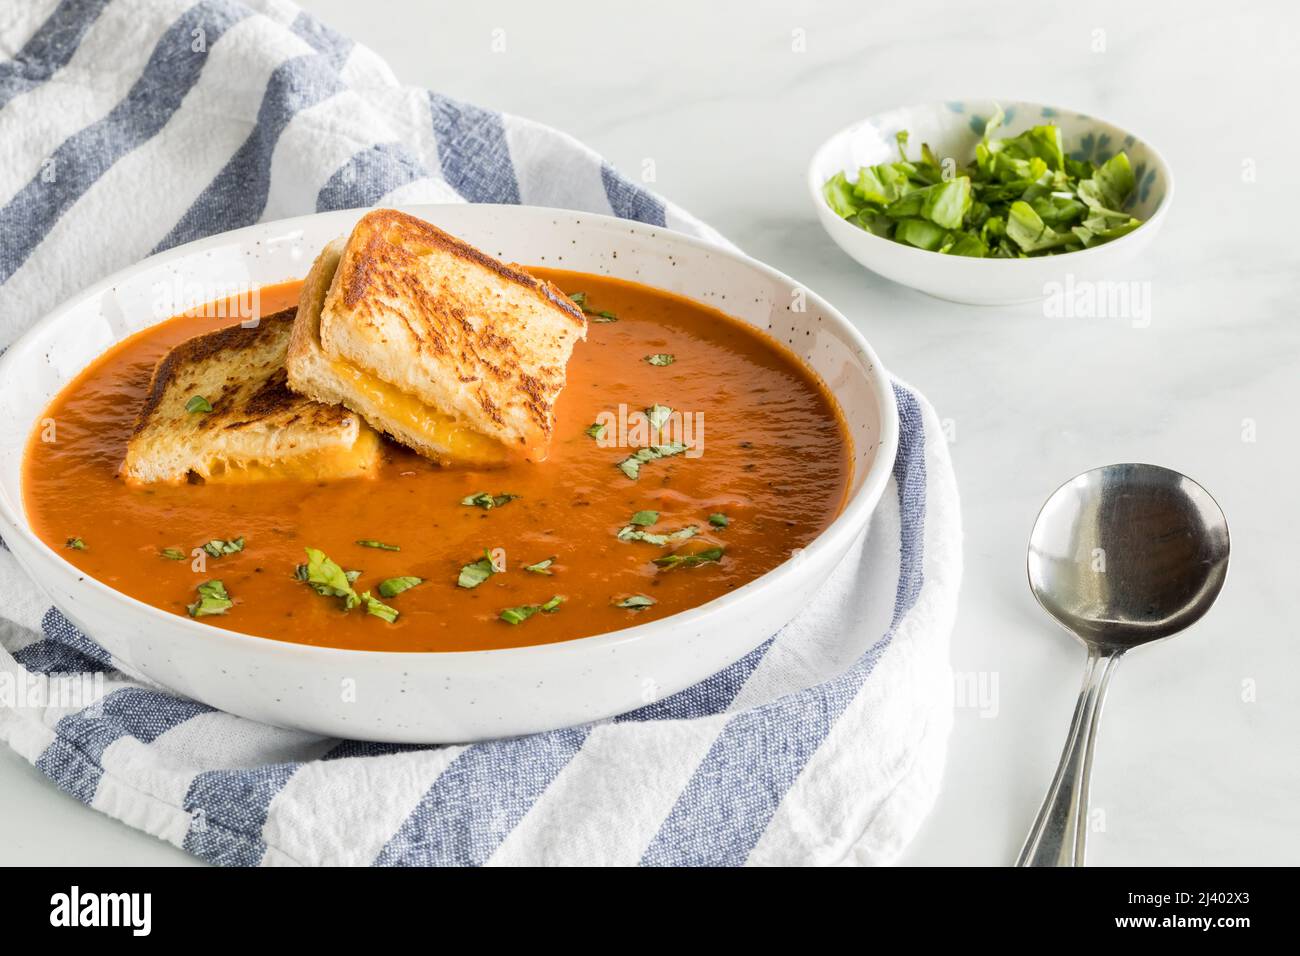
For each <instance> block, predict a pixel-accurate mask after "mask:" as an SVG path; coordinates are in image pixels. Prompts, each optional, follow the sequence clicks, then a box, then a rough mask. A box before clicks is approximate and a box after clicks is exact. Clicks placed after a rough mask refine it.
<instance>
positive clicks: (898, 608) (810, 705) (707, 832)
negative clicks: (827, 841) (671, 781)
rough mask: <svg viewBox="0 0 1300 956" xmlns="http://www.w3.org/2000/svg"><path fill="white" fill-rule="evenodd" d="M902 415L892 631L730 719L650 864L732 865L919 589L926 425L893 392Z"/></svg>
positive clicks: (658, 839) (652, 849)
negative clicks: (838, 666) (822, 677)
mask: <svg viewBox="0 0 1300 956" xmlns="http://www.w3.org/2000/svg"><path fill="white" fill-rule="evenodd" d="M894 397H895V400H896V401H897V404H898V411H899V418H900V433H901V434H900V441H899V452H898V458H897V460H896V462H895V465H894V480H895V482H896V484H897V486H898V502H899V511H900V530H899V539H900V540H899V544H900V552H901V554H900V557H901V568H900V571H899V578H898V590H897V593H896V595H895V599H894V613H893V618H892V621H891V623H890V629H889V631H888V632H887V633H886V634H885V636H884V637H882V638H881V639H880V640H879V641H878V642H877V643H876V644H875V645H874V646H873V647H872V648H871V650H869V651H868V652H867V653H866V654H865V655H864V656H863V657H862V658H860V659H859V660H858V661H857V662H856V663H855V664H854V665H853V666H852V667H851V668H849V669H848V670H847V671H845V672H844V673H843V674H841V675H839V676H838V677H835V678H833V679H832V680H830V681H827V682H826V683H825V684H821V685H818V686H816V687H812V688H809V689H808V690H806V691H804V692H802V693H799V694H791V695H789V696H787V697H784V698H781V699H780V700H776V701H773V702H772V703H770V704H767V705H764V706H762V707H758V708H755V709H754V710H749V711H745V712H744V713H741V714H738V715H737V716H736V717H735V718H733V719H732V720H731V721H730V722H728V724H727V726H726V728H725V729H724V730H723V732H722V733H721V734H720V735H719V736H718V739H717V740H715V741H714V743H713V746H712V747H711V748H710V750H709V753H708V754H707V755H706V756H705V758H704V760H703V761H701V763H700V766H699V767H697V768H696V771H695V774H694V775H693V777H692V778H691V781H690V783H689V784H687V786H686V789H685V790H684V791H683V792H682V794H681V796H680V797H678V799H677V803H676V804H675V805H674V807H673V809H672V810H671V811H670V812H669V814H668V817H667V819H665V820H664V822H663V824H662V825H661V826H660V828H659V832H658V833H657V834H656V835H655V837H654V839H653V840H652V841H651V842H650V845H649V846H648V847H647V848H646V851H645V854H644V856H643V857H642V860H641V862H642V864H644V865H649V866H727V865H730V866H738V865H740V864H742V863H744V862H745V859H746V858H747V857H748V856H749V853H750V851H751V850H752V849H753V848H754V845H755V844H756V843H758V840H759V838H760V837H761V836H762V835H763V832H764V831H765V830H766V829H767V826H768V824H769V823H770V822H771V819H772V816H773V814H774V813H775V812H776V809H777V807H778V806H779V805H780V803H781V801H782V800H783V799H784V798H785V795H786V793H787V792H788V791H789V789H790V787H791V786H793V784H794V782H795V780H796V779H798V776H799V774H800V773H801V772H802V770H803V768H804V766H805V765H806V764H807V762H808V760H809V758H810V757H811V756H812V755H813V753H815V752H816V750H817V748H818V747H820V746H821V744H822V742H823V741H824V740H825V739H826V736H827V735H828V734H829V733H830V730H831V728H832V727H833V726H834V724H835V721H836V720H838V719H839V717H840V715H841V714H842V713H843V712H844V709H845V708H846V707H847V706H848V705H849V703H850V702H851V701H852V700H853V698H854V696H856V695H857V693H858V691H859V690H861V688H862V685H863V683H864V682H865V681H866V679H867V677H868V676H869V675H870V673H871V671H872V669H873V668H874V667H875V664H876V661H877V660H878V659H879V657H880V655H881V654H882V653H883V652H884V650H885V649H886V648H887V647H888V645H889V641H890V639H891V638H892V637H893V634H894V630H895V629H896V628H897V627H898V625H899V623H901V621H902V620H903V617H904V616H905V615H906V614H907V612H908V611H909V610H911V608H912V606H913V605H914V604H915V603H916V599H917V596H918V595H919V594H920V592H921V586H922V584H923V581H924V578H923V560H924V546H923V534H924V530H925V484H926V475H925V454H924V448H925V428H924V424H923V422H922V420H921V410H920V407H919V406H918V404H917V402H916V399H915V397H914V396H913V395H912V394H911V393H910V392H908V391H906V390H904V389H901V388H899V387H898V386H894Z"/></svg>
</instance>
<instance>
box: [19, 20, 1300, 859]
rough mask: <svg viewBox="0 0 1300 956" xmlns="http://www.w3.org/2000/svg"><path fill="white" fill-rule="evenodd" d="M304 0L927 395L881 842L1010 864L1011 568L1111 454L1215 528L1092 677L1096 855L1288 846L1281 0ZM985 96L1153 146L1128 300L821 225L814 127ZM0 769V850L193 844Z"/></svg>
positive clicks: (1291, 43) (1297, 363) (1030, 668)
mask: <svg viewBox="0 0 1300 956" xmlns="http://www.w3.org/2000/svg"><path fill="white" fill-rule="evenodd" d="M305 6H306V7H307V8H308V9H309V10H311V11H312V12H314V13H316V14H317V15H319V16H320V17H322V18H323V19H324V20H325V21H326V22H327V23H329V24H331V25H332V26H334V27H335V28H337V29H339V30H341V31H343V32H345V33H348V34H350V35H351V36H353V37H355V38H356V39H357V40H359V41H360V42H362V43H365V44H367V45H369V46H371V47H372V48H374V49H375V50H377V51H378V52H379V53H380V54H382V55H383V56H384V57H386V58H387V59H388V61H389V63H390V64H391V65H392V67H393V69H394V71H395V72H396V74H397V75H398V76H399V77H400V78H401V79H402V80H403V81H404V82H407V83H411V84H416V85H421V86H429V87H433V88H436V89H438V90H440V91H442V92H445V93H448V94H450V95H452V96H457V97H460V98H463V99H467V100H470V101H473V102H476V103H479V104H482V105H484V106H490V107H493V108H496V109H501V110H506V111H509V112H513V113H517V114H521V115H525V116H529V117H532V118H534V119H537V120H539V121H541V122H545V123H549V124H551V125H554V126H557V127H559V128H561V129H564V130H567V131H568V132H570V133H573V134H574V135H576V136H577V137H579V138H580V139H582V140H584V141H585V142H587V143H588V144H590V145H591V146H592V147H594V148H595V149H596V150H598V151H599V152H601V153H602V154H604V155H605V156H606V157H608V158H609V159H610V160H611V161H612V162H614V163H615V164H616V165H618V166H620V167H621V168H623V169H626V170H630V171H633V172H635V171H638V170H640V169H642V168H643V163H644V162H645V161H647V160H652V161H653V163H654V168H655V172H656V176H657V180H656V182H655V183H654V187H655V188H656V189H657V190H658V191H659V192H661V193H663V194H664V195H666V196H668V197H671V198H672V199H673V200H675V201H676V202H678V203H680V204H681V205H682V206H684V207H685V208H687V209H690V210H691V211H693V212H694V213H696V214H697V215H699V216H700V217H702V218H703V219H705V220H707V221H708V222H710V223H711V224H712V225H714V226H716V227H717V228H718V229H720V230H721V231H722V232H723V233H725V234H726V235H727V236H729V237H730V238H731V239H732V240H733V241H735V242H736V243H737V244H739V245H740V246H741V248H743V249H744V250H745V251H747V252H748V253H749V254H751V255H753V256H756V257H757V258H759V259H762V260H764V261H766V262H769V263H771V264H772V265H773V266H775V267H777V268H779V269H781V270H782V271H784V272H786V273H789V274H790V275H793V276H795V277H797V278H799V279H800V280H801V281H802V282H804V283H806V284H807V285H808V286H809V287H810V288H813V289H816V290H817V291H818V292H820V293H821V294H822V295H824V296H826V297H827V298H828V299H830V301H832V302H834V303H835V304H836V305H838V306H839V308H840V309H841V310H842V311H843V312H845V313H846V314H847V315H849V316H850V317H851V318H853V319H854V320H855V321H857V322H858V323H859V324H860V327H861V328H862V330H863V332H864V333H865V334H866V336H867V337H868V339H869V340H870V341H871V343H872V345H873V346H874V347H875V348H876V350H877V352H878V353H879V354H880V356H881V357H882V359H883V360H884V362H885V363H886V364H887V365H888V366H889V368H890V369H891V370H893V371H894V373H895V374H897V375H899V376H900V377H902V378H904V379H906V380H907V381H908V382H910V383H911V384H913V385H914V386H916V387H918V388H920V389H921V390H922V391H923V392H924V393H925V394H926V395H927V396H928V397H929V398H930V400H931V401H932V402H933V403H934V405H935V407H936V408H937V409H938V411H939V414H940V416H941V417H944V418H946V419H947V420H948V427H949V432H950V437H951V438H952V455H953V459H954V462H955V465H956V470H957V476H958V481H959V483H960V487H961V494H962V500H963V506H964V507H963V511H964V516H965V526H966V541H965V559H966V575H965V580H964V584H963V589H962V596H961V604H960V609H959V613H958V620H957V625H956V629H955V631H954V633H953V638H952V662H953V668H954V670H955V672H956V675H957V710H956V723H955V728H954V731H953V736H952V741H951V749H950V756H949V761H948V768H947V772H946V776H945V780H944V785H943V791H942V794H941V796H940V798H939V801H938V804H937V805H936V807H935V809H934V812H933V813H932V814H931V816H930V818H929V820H928V821H927V822H926V824H925V825H924V827H923V829H922V831H921V833H920V834H919V836H918V837H917V839H916V840H915V841H914V843H913V844H912V846H911V847H910V849H909V850H908V851H907V853H906V855H905V856H904V858H903V861H902V862H904V863H913V864H944V863H947V864H1003V863H1008V862H1010V861H1011V860H1012V859H1013V858H1014V856H1015V853H1016V851H1017V849H1018V848H1019V844H1020V841H1021V840H1022V838H1023V836H1024V833H1025V831H1026V829H1027V828H1028V826H1029V824H1030V822H1031V820H1032V818H1033V815H1034V813H1035V812H1036V810H1037V807H1038V803H1039V800H1040V799H1041V797H1042V794H1043V792H1044V790H1045V789H1046V786H1047V783H1048V781H1049V779H1050V777H1051V773H1052V771H1053V769H1054V767H1055V763H1056V759H1057V756H1058V754H1059V750H1060V747H1061V745H1062V743H1063V741H1064V737H1065V732H1066V728H1067V724H1068V722H1069V718H1070V713H1071V710H1072V708H1073V706H1074V699H1075V695H1076V693H1077V690H1078V681H1079V677H1080V673H1081V670H1082V664H1083V651H1082V649H1081V647H1080V646H1078V645H1076V644H1074V643H1073V642H1071V641H1070V640H1069V639H1068V638H1067V637H1066V636H1065V635H1064V633H1063V632H1060V631H1059V630H1058V629H1056V628H1055V626H1054V625H1053V624H1052V623H1051V622H1050V621H1049V620H1048V619H1047V618H1046V617H1045V616H1044V615H1043V614H1042V613H1041V612H1040V611H1039V610H1038V608H1037V606H1036V605H1035V603H1034V601H1033V598H1032V597H1031V596H1030V594H1029V591H1028V588H1027V587H1026V584H1025V571H1024V555H1025V545H1026V540H1027V537H1028V534H1029V529H1030V527H1031V525H1032V523H1033V520H1034V516H1035V514H1036V513H1037V510H1038V507H1039V505H1040V504H1041V502H1042V501H1043V499H1044V498H1045V497H1046V496H1047V495H1048V494H1049V493H1050V492H1051V491H1052V490H1053V489H1054V488H1056V487H1057V485H1059V484H1060V483H1061V482H1063V481H1064V480H1066V479H1067V478H1069V477H1070V476H1072V475H1074V474H1075V473H1077V472H1080V471H1083V470H1086V469H1087V468H1090V467H1093V466H1095V465H1099V464H1105V463H1108V462H1112V461H1124V460H1136V461H1150V462H1155V463H1159V464H1164V465H1168V466H1170V467H1172V468H1176V469H1178V470H1180V471H1183V472H1185V473H1187V474H1189V475H1191V476H1193V477H1194V478H1196V479H1197V480H1198V481H1200V482H1201V483H1202V484H1203V485H1205V487H1206V488H1207V489H1209V490H1210V492H1211V493H1212V494H1213V495H1215V497H1216V498H1217V499H1218V500H1219V502H1220V504H1221V505H1222V506H1223V508H1224V510H1225V512H1226V513H1227V515H1228V519H1229V523H1230V525H1231V530H1232V537H1233V545H1234V552H1233V558H1232V568H1231V571H1230V574H1229V579H1228V584H1227V586H1226V587H1225V589H1224V591H1223V594H1222V597H1221V598H1220V600H1219V603H1218V605H1217V606H1216V608H1215V609H1214V611H1213V612H1212V613H1211V615H1210V616H1209V617H1207V618H1206V619H1205V620H1204V621H1202V622H1201V623H1200V624H1199V625H1197V626H1196V627H1195V628H1194V629H1193V630H1191V631H1189V632H1187V633H1186V634H1184V635H1182V636H1180V637H1178V638H1175V639H1174V640H1172V641H1170V642H1168V643H1165V644H1162V645H1157V646H1155V647H1147V648H1142V649H1139V650H1138V651H1136V652H1134V653H1133V654H1131V655H1130V656H1129V657H1128V658H1126V659H1125V661H1124V663H1123V665H1122V666H1121V667H1120V669H1119V672H1118V674H1117V675H1116V677H1115V680H1114V681H1113V682H1112V684H1111V691H1110V698H1109V702H1108V704H1107V708H1106V714H1105V718H1104V720H1103V722H1102V724H1103V725H1102V729H1101V735H1100V740H1099V743H1098V750H1097V756H1096V762H1095V767H1094V774H1093V805H1094V808H1095V810H1097V811H1100V812H1099V813H1098V814H1097V815H1096V822H1097V827H1096V828H1095V832H1094V833H1093V836H1092V839H1091V844H1090V857H1089V859H1090V862H1093V863H1097V864H1110V865H1124V864H1229V863H1244V864H1251V863H1272V864H1293V865H1294V864H1296V863H1300V814H1297V812H1296V809H1295V808H1296V799H1297V797H1298V796H1300V761H1298V760H1297V759H1296V756H1297V744H1296V733H1297V730H1300V694H1297V693H1296V685H1297V681H1298V679H1300V676H1298V675H1300V641H1298V640H1297V628H1298V627H1300V623H1298V622H1300V587H1297V583H1296V581H1297V575H1298V574H1300V562H1297V560H1296V553H1295V549H1294V547H1293V546H1292V545H1291V544H1290V543H1289V540H1290V534H1289V532H1287V530H1286V529H1287V528H1288V527H1292V528H1295V527H1297V526H1300V520H1298V517H1300V516H1298V515H1297V511H1298V509H1297V505H1296V500H1297V498H1296V495H1295V493H1294V492H1293V490H1292V488H1293V485H1292V482H1293V481H1294V476H1295V474H1296V472H1297V470H1298V469H1300V452H1298V451H1297V441H1296V439H1297V437H1298V435H1300V432H1298V431H1297V427H1296V417H1297V415H1298V414H1300V321H1298V320H1297V315H1296V306H1295V303H1296V301H1297V299H1300V244H1298V243H1297V242H1296V238H1295V227H1294V223H1295V221H1296V217H1297V215H1300V198H1297V196H1298V194H1297V192H1296V190H1295V188H1294V183H1295V181H1296V174H1295V171H1294V159H1295V157H1297V156H1300V125H1297V124H1296V123H1295V122H1293V120H1292V116H1293V113H1294V109H1293V108H1292V107H1293V102H1292V97H1293V91H1294V90H1295V89H1296V86H1297V80H1300V74H1298V73H1297V67H1296V63H1297V62H1298V61H1300V10H1298V9H1297V8H1295V6H1294V5H1290V4H1286V3H1283V2H1280V0H1279V2H1274V3H1258V4H1252V5H1249V6H1247V5H1240V4H1238V5H1226V6H1225V5H1223V4H1214V3H1209V2H1196V3H1180V4H1178V5H1177V6H1176V7H1175V6H1173V5H1167V6H1166V5H1155V4H1149V5H1144V4H1135V3H1131V2H1127V3H1117V2H1100V3H1094V4H1090V5H1088V7H1086V8H1081V7H1079V6H1078V5H1077V4H1072V5H1066V4H1028V5H1027V4H1024V3H1009V2H1005V0H990V2H986V3H983V4H979V5H962V6H961V7H958V6H957V5H955V4H954V5H953V7H952V9H950V10H942V11H941V10H939V9H938V8H930V9H929V12H926V13H919V12H918V8H916V7H914V6H907V5H897V4H895V5H893V6H889V5H880V4H870V5H864V4H860V3H847V2H836V3H818V4H815V5H814V4H811V3H802V2H780V3H764V4H753V3H745V4H739V3H736V4H716V5H714V4H701V3H698V2H682V0H660V2H658V3H655V4H652V5H650V6H649V7H643V8H638V9H639V10H640V11H641V12H639V13H637V14H635V15H634V14H632V13H631V12H626V13H623V12H620V13H615V12H614V11H615V10H616V9H620V8H613V7H610V6H609V5H608V4H602V3H596V2H592V0H583V2H579V3H566V4H565V5H564V6H563V8H562V11H561V10H557V8H555V7H554V6H553V5H538V4H529V3H524V2H522V0H513V2H510V3H502V4H491V5H487V4H478V5H463V4H426V3H410V4H399V3H395V2H380V0H370V2H369V3H366V4H356V3H353V2H348V0H309V2H307V3H306V4H305ZM629 10H630V8H629ZM496 30H503V31H505V32H504V37H505V41H506V42H505V49H504V51H502V52H493V41H494V38H499V37H500V36H501V34H494V31H496ZM497 45H498V46H499V45H500V44H499V43H498V44H497ZM976 95H1001V96H1005V97H1007V98H1020V99H1029V100H1036V101H1039V102H1044V103H1050V104H1061V105H1066V106H1073V107H1076V108H1078V109H1080V110H1082V111H1085V112H1088V113H1091V114H1094V115H1097V116H1100V117H1104V118H1106V119H1108V120H1111V121H1113V122H1115V123H1117V124H1119V125H1121V126H1124V127H1127V128H1130V129H1133V130H1134V131H1136V132H1138V133H1139V134H1140V135H1142V136H1143V137H1145V138H1147V139H1149V140H1151V141H1152V142H1154V143H1156V144H1157V145H1158V146H1159V148H1160V149H1161V151H1162V152H1163V153H1164V155H1165V158H1166V159H1167V160H1168V162H1169V164H1170V166H1171V167H1172V169H1173V171H1174V175H1175V177H1176V180H1177V183H1178V194H1177V197H1176V199H1175V204H1174V207H1173V208H1172V209H1171V211H1170V216H1169V219H1168V221H1167V222H1166V224H1165V226H1164V230H1163V232H1162V233H1161V235H1160V236H1159V238H1158V240H1157V242H1156V243H1155V244H1154V246H1153V247H1152V249H1151V250H1150V252H1149V253H1148V254H1147V255H1146V257H1145V258H1144V259H1143V260H1142V261H1140V262H1138V263H1136V264H1135V265H1134V266H1133V268H1132V270H1131V272H1130V274H1127V275H1124V276H1116V277H1114V278H1115V279H1132V280H1138V281H1144V282H1149V283H1150V289H1151V317H1150V322H1149V324H1147V323H1135V322H1134V321H1132V320H1130V319H1059V318H1047V317H1045V315H1044V313H1043V309H1042V308H1041V307H1040V306H1025V307H1016V308H977V307H969V306H960V305H954V304H950V303H947V302H941V301H938V300H935V299H930V298H927V297H925V296H923V295H921V294H919V293H916V292H913V291H911V290H909V289H906V288H903V287H901V286H896V285H893V284H891V283H889V282H887V281H886V280H884V279H881V278H878V277H876V276H874V275H872V274H870V273H867V272H865V271H863V270H862V269H861V268H860V267H859V266H857V265H856V264H855V263H854V262H853V261H852V260H850V259H849V258H848V257H847V256H846V255H844V254H843V253H842V252H840V250H839V249H838V248H836V247H835V246H834V245H833V244H832V243H831V241H830V239H829V238H828V237H827V236H826V235H825V234H824V233H823V232H822V230H821V227H820V226H819V225H818V224H817V221H816V219H815V217H814V213H813V210H812V209H811V208H810V205H809V200H808V197H807V194H806V190H805V187H804V179H803V177H804V169H805V165H806V163H807V160H808V158H809V156H810V155H811V153H812V151H813V149H814V148H815V147H816V146H817V145H818V144H819V143H820V142H821V141H822V140H823V139H824V138H825V137H827V136H828V135H829V134H830V133H832V132H833V131H835V130H837V129H839V128H840V127H842V126H844V125H847V124H848V123H849V122H851V121H853V120H855V119H858V118H860V117H862V116H865V115H867V114H869V113H872V112H874V111H877V110H880V109H883V108H886V107H889V106H893V105H898V104H903V103H913V102H924V101H929V100H941V99H951V98H957V97H969V96H976ZM0 793H3V794H4V795H5V796H4V799H3V805H4V807H5V810H6V812H4V813H0V848H3V849H0V858H3V862H6V863H14V862H33V863H35V862H42V863H55V862H59V863H106V862H115V863H136V862H138V863H173V862H186V861H188V860H189V858H188V857H187V856H186V855H185V854H183V853H181V852H180V851H179V850H175V849H173V848H172V847H170V846H166V845H164V844H162V843H160V842H158V841H156V840H153V839H152V838H149V837H146V836H142V835H140V834H137V833H134V832H133V831H130V830H128V829H127V828H125V827H124V826H122V825H120V824H117V823H115V822H113V821H111V820H108V819H107V818H105V817H102V816H100V815H99V814H97V813H95V812H94V811H91V810H89V809H88V808H86V807H84V806H82V805H80V804H78V803H77V802H75V801H74V800H72V799H71V798H68V797H66V796H64V795H62V794H60V793H58V792H56V791H55V790H54V788H53V787H51V786H49V785H48V783H46V782H45V781H44V780H43V778H40V777H39V775H37V774H36V772H35V771H34V770H32V769H31V768H30V767H28V766H27V765H26V764H25V763H23V762H22V761H21V759H20V758H17V757H15V756H14V755H13V754H12V753H10V752H9V751H7V750H0Z"/></svg>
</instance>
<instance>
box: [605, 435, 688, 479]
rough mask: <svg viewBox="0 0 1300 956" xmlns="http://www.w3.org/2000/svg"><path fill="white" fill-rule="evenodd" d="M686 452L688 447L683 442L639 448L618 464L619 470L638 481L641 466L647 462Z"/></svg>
mask: <svg viewBox="0 0 1300 956" xmlns="http://www.w3.org/2000/svg"><path fill="white" fill-rule="evenodd" d="M685 450H686V446H685V445H683V444H682V443H681V442H669V443H668V444H666V445H650V446H649V447H647V448H638V449H637V450H636V451H634V452H633V453H632V454H631V455H630V456H628V457H627V458H624V459H623V460H622V461H620V462H619V463H618V469H619V471H621V472H623V474H625V475H627V476H628V477H629V478H631V479H632V480H633V481H636V480H637V478H639V477H640V476H641V466H642V465H644V464H645V463H646V462H648V461H655V460H656V459H659V458H670V457H672V456H673V455H680V454H681V453H682V452H684V451H685Z"/></svg>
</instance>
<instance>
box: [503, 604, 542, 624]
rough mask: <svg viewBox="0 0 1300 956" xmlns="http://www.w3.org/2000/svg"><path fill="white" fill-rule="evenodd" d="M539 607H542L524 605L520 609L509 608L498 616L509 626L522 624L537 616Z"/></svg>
mask: <svg viewBox="0 0 1300 956" xmlns="http://www.w3.org/2000/svg"><path fill="white" fill-rule="evenodd" d="M539 607H540V605H538V604H523V605H521V606H519V607H508V608H506V609H505V610H504V611H502V612H501V613H500V614H499V615H497V616H498V617H500V618H501V620H503V621H505V622H506V623H507V624H522V623H524V621H526V620H528V619H529V618H530V617H532V616H533V615H534V614H536V613H537V610H538V608H539Z"/></svg>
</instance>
